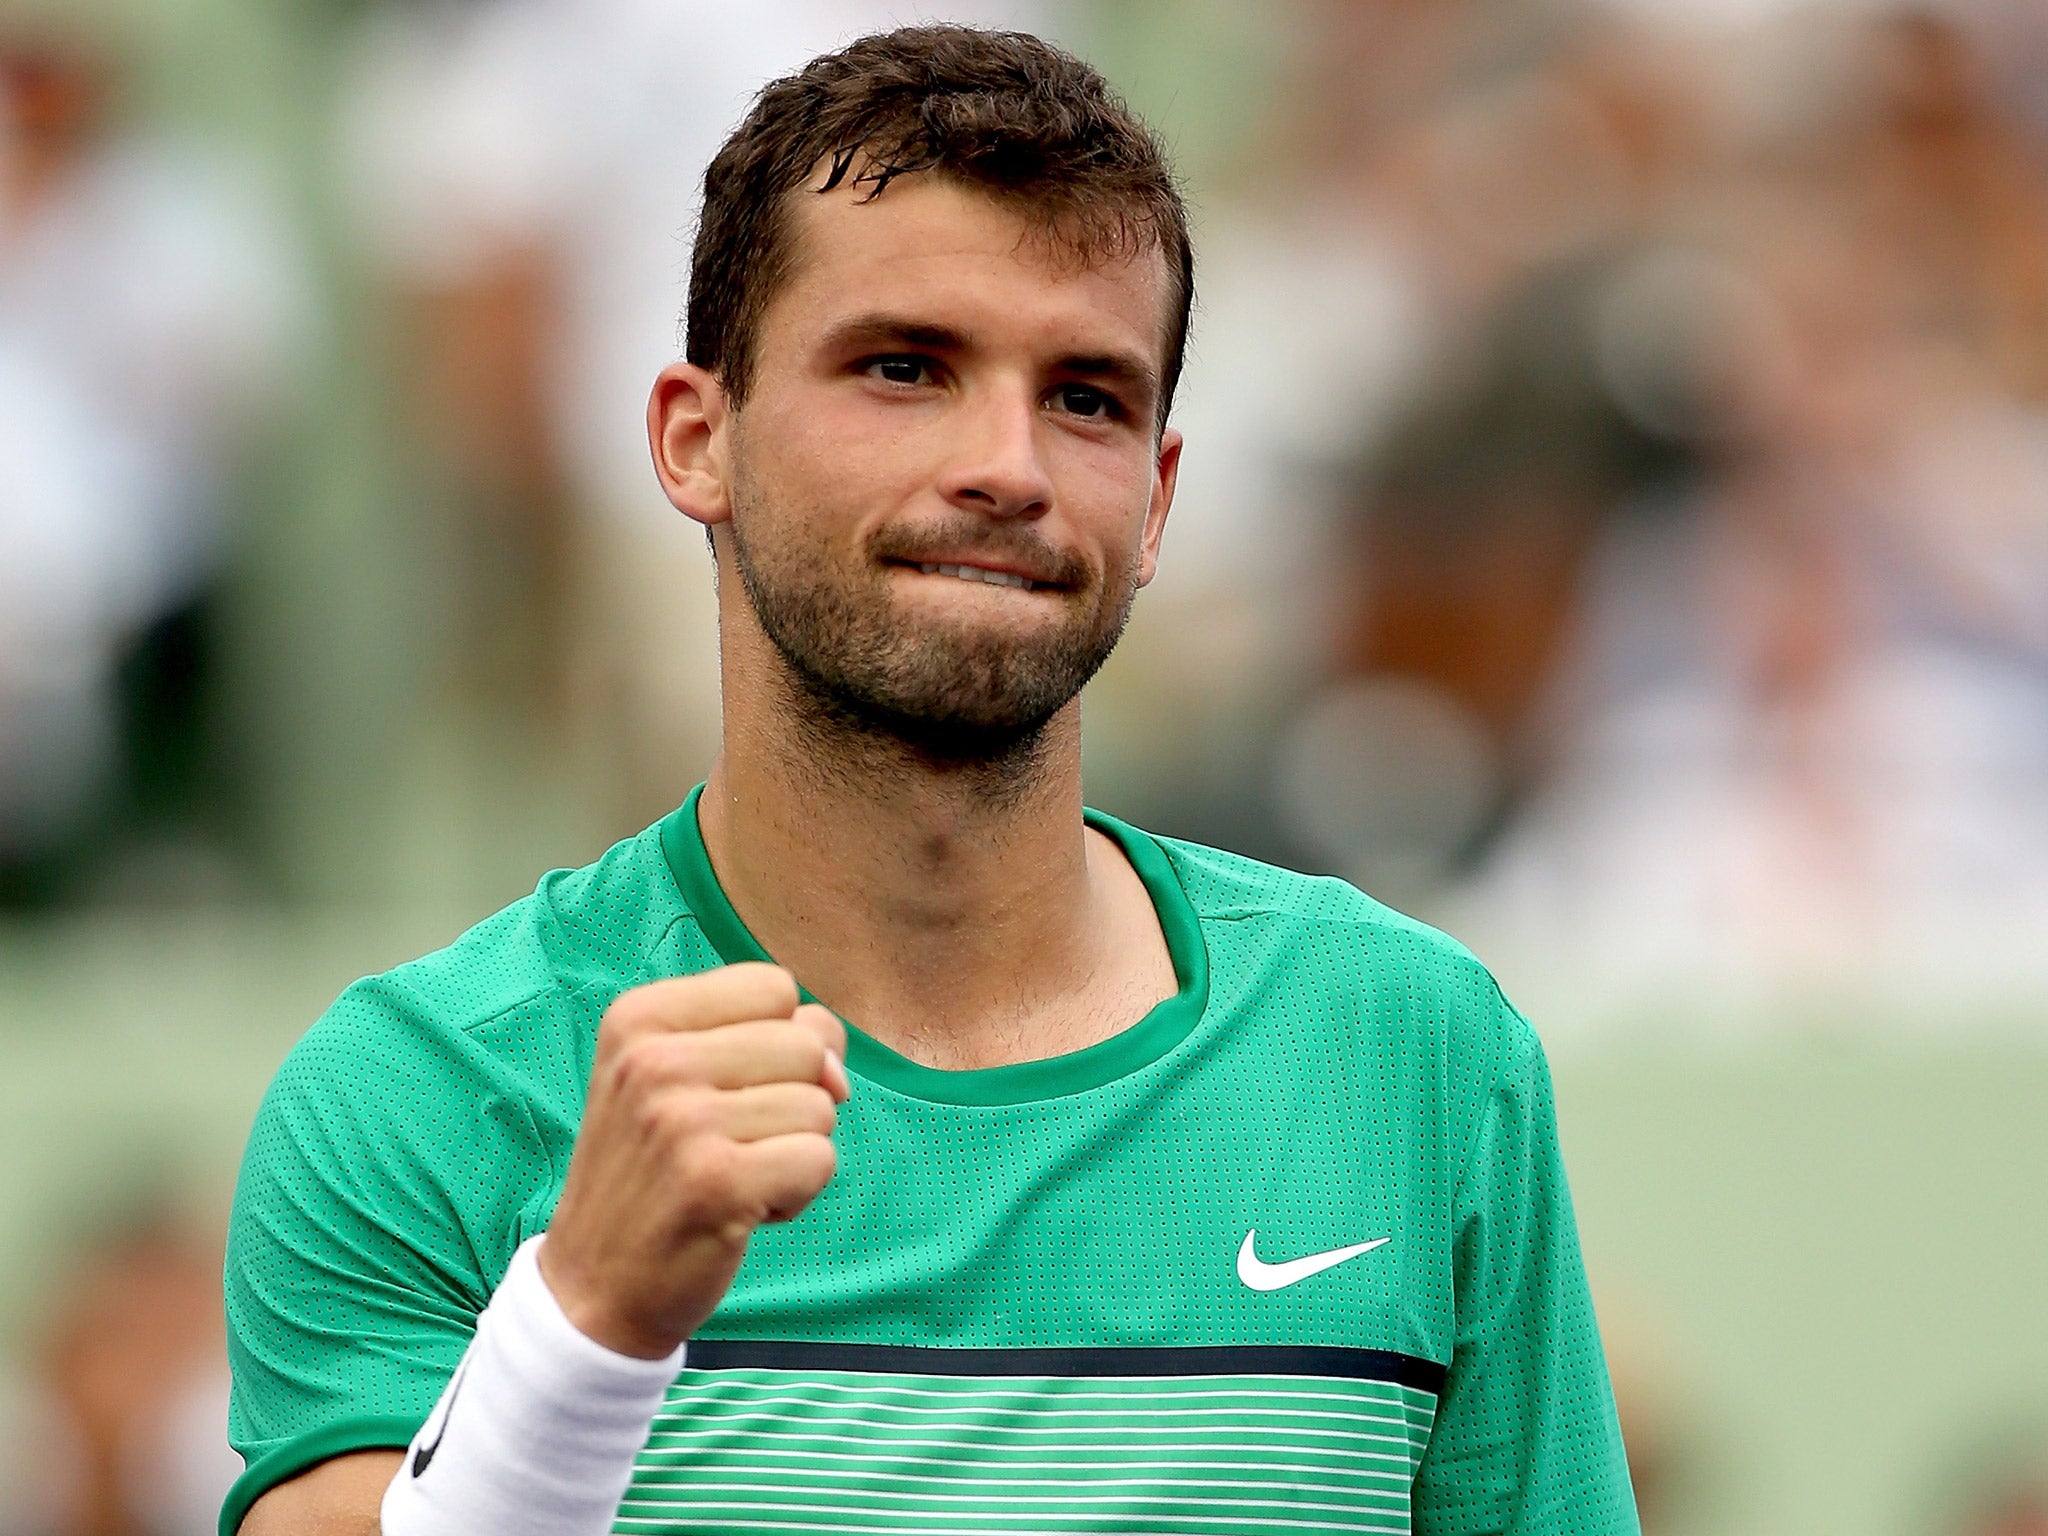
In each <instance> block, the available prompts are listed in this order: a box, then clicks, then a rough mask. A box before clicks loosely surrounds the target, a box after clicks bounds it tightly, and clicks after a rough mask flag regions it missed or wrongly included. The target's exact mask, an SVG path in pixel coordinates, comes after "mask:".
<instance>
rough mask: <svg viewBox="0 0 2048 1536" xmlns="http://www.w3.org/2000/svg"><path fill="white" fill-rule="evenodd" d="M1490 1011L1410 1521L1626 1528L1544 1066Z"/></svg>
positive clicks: (1419, 1526) (1627, 1531)
mask: <svg viewBox="0 0 2048 1536" xmlns="http://www.w3.org/2000/svg"><path fill="white" fill-rule="evenodd" d="M1501 1008H1502V1012H1503V1014H1504V1018H1503V1019H1502V1020H1501V1022H1502V1023H1503V1024H1504V1025H1505V1026H1506V1035H1505V1038H1504V1042H1503V1048H1502V1050H1501V1052H1500V1055H1501V1061H1500V1065H1499V1067H1498V1069H1497V1070H1496V1072H1495V1073H1494V1076H1493V1083H1492V1090H1491V1093H1490V1095H1489V1098H1488V1102H1487V1103H1486V1106H1485V1108H1484V1111H1483V1113H1482V1118H1481V1121H1480V1124H1479V1128H1478V1131H1477V1134H1476V1135H1475V1136H1474V1138H1473V1144H1472V1149H1471V1153H1470V1155H1469V1157H1468V1159H1467V1161H1466V1165H1465V1169H1464V1173H1463V1176H1462V1178H1461V1180H1460V1183H1459V1186H1458V1192H1457V1195H1456V1197H1455V1203H1454V1206H1453V1210H1452V1221H1453V1234H1452V1240H1453V1247H1452V1286H1453V1290H1454V1294H1455V1306H1456V1315H1457V1334H1456V1337H1455V1339H1454V1341H1453V1345H1452V1355H1451V1363H1450V1372H1449V1375H1448V1377H1447V1378H1446V1381H1445V1384H1444V1395H1443V1399H1442V1401H1441V1402H1440V1403H1439V1404H1438V1408H1437V1417H1436V1423H1435V1426H1434V1428H1433V1429H1432V1431H1431V1434H1430V1441H1429V1448H1428V1450H1427V1451H1426V1452H1425V1453H1424V1455H1423V1460H1422V1466H1421V1468H1420V1470H1419V1471H1418V1473H1417V1476H1416V1481H1415V1490H1414V1511H1415V1531H1416V1533H1417V1536H1507V1533H1512V1536H1638V1528H1637V1521H1636V1509H1635V1499H1634V1495H1633V1494H1632V1493H1631V1491H1630V1488H1629V1480H1628V1464H1627V1461H1626V1460H1625V1458H1624V1457H1623V1454H1622V1445H1621V1430H1620V1427H1619V1424H1618V1423H1617V1421H1616V1418H1615V1412H1614V1396H1613V1392H1612V1389H1611V1388H1610V1387H1609V1385H1608V1380H1607V1366H1606V1362H1605V1360H1604V1358H1603V1357H1602V1354H1601V1350H1600V1335H1599V1331H1598V1328H1597V1327H1596V1325H1595V1323H1594V1319H1593V1304H1592V1300H1591V1297H1590V1295H1589V1294H1588V1291H1587V1287H1586V1275H1585V1268H1584V1265H1583V1263H1582V1262H1581V1260H1580V1257H1579V1241H1578V1230H1577V1227H1576V1224H1575V1223H1574V1221H1573V1219H1572V1206H1571V1195H1570V1192H1569V1191H1568V1190H1567V1189H1566V1187H1565V1180H1564V1167H1563V1163H1562V1161H1561V1160H1560V1158H1559V1155H1558V1149H1557V1125H1556V1119H1555V1116H1554V1113H1553V1110H1552V1106H1551V1090H1550V1073H1549V1069H1548V1068H1547V1066H1546V1065H1545V1063H1544V1060H1543V1051H1542V1047H1541V1046H1540V1045H1539V1044H1538V1043H1537V1041H1536V1036H1535V1032H1534V1031H1533V1030H1531V1029H1530V1028H1529V1026H1528V1024H1527V1023H1526V1022H1525V1021H1523V1020H1522V1019H1521V1017H1520V1016H1519V1015H1517V1014H1514V1013H1513V1011H1512V1010H1511V1009H1508V1008H1507V1007H1506V1005H1505V1004H1502V1005H1501Z"/></svg>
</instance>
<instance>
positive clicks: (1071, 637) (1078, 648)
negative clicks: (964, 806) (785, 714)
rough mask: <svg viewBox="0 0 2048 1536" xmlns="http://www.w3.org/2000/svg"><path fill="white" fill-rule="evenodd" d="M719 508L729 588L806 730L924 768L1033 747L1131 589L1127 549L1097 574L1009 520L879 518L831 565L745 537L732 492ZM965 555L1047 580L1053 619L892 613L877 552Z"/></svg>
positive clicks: (1106, 648)
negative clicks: (774, 656)
mask: <svg viewBox="0 0 2048 1536" xmlns="http://www.w3.org/2000/svg"><path fill="white" fill-rule="evenodd" d="M735 489H736V490H738V489H739V488H738V487H735ZM733 513H734V515H733V519H732V522H731V525H730V526H731V529H732V548H733V559H734V564H735V565H736V566H737V567H738V570H739V576H740V583H741V586H742V587H743V589H744V590H745V592H746V596H747V601H748V603H749V605H750V606H751V607H752V608H753V610H754V614H755V616H756V617H757V618H758V619H759V620H760V623H761V628H762V630H763V631H764V632H765V633H766V634H767V636H768V639H769V640H770V642H771V643H772V644H773V645H774V646H775V648H776V650H777V651H778V652H780V654H781V656H782V659H783V661H784V663H785V664H786V667H787V674H788V677H789V680H790V682H791V684H792V686H793V688H794V691H795V693H796V695H797V703H798V705H799V707H800V709H801V710H802V711H803V713H804V714H805V716H806V717H807V720H808V722H809V723H810V725H811V726H812V728H813V729H819V730H822V731H823V732H824V733H826V734H827V735H829V736H830V737H832V738H834V739H835V740H837V741H838V742H841V743H844V742H845V741H846V740H847V738H849V737H854V738H866V739H869V740H876V739H884V740H889V741H893V742H895V743H898V744H900V745H901V746H903V747H906V748H908V749H910V750H911V751H912V752H913V753H915V754H916V755H917V756H918V757H919V758H921V759H923V760H925V761H927V762H931V763H935V764H940V765H954V766H960V767H972V766H977V765H988V766H996V765H1001V764H1008V763H1015V762H1018V761H1019V760H1022V759H1028V758H1030V757H1032V756H1034V755H1035V753H1036V749H1037V746H1038V743H1039V740H1040V738H1041V737H1042V736H1043V734H1044V731H1045V728H1046V725H1047V724H1048V722H1050V721H1051V719H1052V718H1053V716H1054V715H1056V714H1058V713H1059V711H1060V710H1061V709H1063V708H1065V707H1066V705H1067V704H1068V703H1069V702H1071V701H1072V700H1073V698H1074V696H1075V695H1076V694H1078V693H1079V692H1080V691H1081V689H1082V687H1083V685H1084V684H1086V683H1087V682H1088V680H1089V679H1090V678H1092V677H1093V676H1094V675H1095V674H1096V672H1097V671H1099V670H1100V669H1101V667H1102V664H1103V662H1105V661H1106V660H1108V659H1109V654H1110V652H1111V651H1112V650H1114V649H1115V648H1116V643H1117V641H1118V640H1119V639H1120V638H1121V637H1122V635H1123V631H1124V625H1125V623H1126V622H1127V621H1128V620H1129V618H1130V612H1131V604H1132V602H1133V601H1134V600H1135V599H1136V597H1137V591H1138V580H1137V562H1136V560H1135V558H1133V559H1130V560H1127V561H1124V562H1120V563H1119V564H1118V565H1116V566H1114V567H1113V568H1111V569H1108V570H1106V571H1104V572H1103V573H1101V575H1100V576H1099V577H1098V576H1097V575H1096V573H1095V572H1094V571H1092V570H1091V569H1090V568H1089V567H1088V565H1087V564H1086V562H1085V561H1083V560H1081V559H1080V558H1079V557H1077V556H1073V555H1066V554H1061V553H1060V552H1058V551H1055V550H1052V549H1051V548H1049V547H1048V546H1046V545H1045V544H1043V543H1042V542H1041V541H1039V540H1038V539H1037V538H1036V537H1035V536H1033V535H1031V534H1029V533H1027V532H1024V531H1023V530H1021V529H1018V528H1016V527H1011V526H996V525H990V524H980V525H978V526H976V527H974V528H972V529H965V530H960V531H959V532H957V533H949V532H948V530H946V529H943V528H941V529H925V530H894V529H889V528H884V529H882V530H881V531H880V532H878V533H877V534H876V536H875V537H874V538H873V540H871V541H870V544H869V547H868V548H867V549H866V550H865V551H864V554H865V557H866V558H864V559H862V560H861V561H860V562H859V563H858V564H857V566H856V567H854V568H852V569H839V568H835V566H834V564H833V563H832V562H831V561H830V560H829V559H826V558H822V557H820V556H818V555H817V554H815V553H814V552H813V551H810V550H806V549H800V548H795V547H793V546H791V545H788V544H784V543H780V542H772V541H756V540H755V539H753V538H750V537H749V534H748V531H747V530H748V529H749V528H750V527H752V526H753V525H754V519H753V518H751V517H749V516H748V515H747V508H746V506H745V505H744V501H743V499H742V498H741V497H740V496H737V495H736V496H735V498H734V508H733ZM969 551H972V552H978V553H980V554H983V555H985V556H987V557H989V558H991V559H1004V558H1007V559H1010V560H1013V561H1018V562H1021V563H1023V564H1025V565H1027V566H1029V567H1030V568H1031V569H1032V570H1033V571H1035V572H1038V573H1040V574H1042V575H1045V576H1047V577H1048V578H1050V580H1051V581H1052V582H1053V584H1054V585H1055V586H1056V587H1057V589H1058V596H1059V601H1060V604H1061V607H1062V609H1063V610H1064V611H1063V613H1062V615H1061V617H1060V619H1059V621H1058V622H1057V623H1056V624H1054V625H1051V626H1043V625H1041V626H1036V627H1035V628H1034V630H1033V632H1032V633H1030V634H1028V635H1021V636H1020V635H1017V634H1014V633H993V632H990V631H987V630H976V629H974V628H972V627H970V626H969V625H967V624H965V623H962V622H957V621H947V620H944V619H940V618H938V617H935V616H930V615H922V614H909V613H905V612H903V611H901V609H900V608H899V607H898V605H897V603H896V601H895V597H894V594H893V593H892V591H891V586H892V578H891V577H890V574H889V565H888V563H887V562H891V561H896V562H908V563H912V564H915V563H918V562H922V561H932V560H935V559H936V558H937V557H938V556H939V555H940V554H941V553H950V554H952V555H953V556H954V558H956V559H957V558H958V557H959V555H960V554H962V553H965V552H969ZM929 579H931V580H950V579H952V578H947V577H932V578H929Z"/></svg>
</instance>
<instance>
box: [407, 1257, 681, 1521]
mask: <svg viewBox="0 0 2048 1536" xmlns="http://www.w3.org/2000/svg"><path fill="white" fill-rule="evenodd" d="M544 1240H545V1239H544V1237H534V1238H529V1239H528V1240H527V1241H526V1242H524V1243H522V1244H520V1246H519V1251H518V1252H517V1253H515V1254H513V1256H512V1264H511V1267H510V1268H509V1269H508V1270H506V1272H505V1280H504V1283H503V1284H502V1285H500V1286H499V1287H498V1289H497V1291H496V1293H495V1294H494V1295H493V1296H492V1297H491V1302H490V1305H489V1306H487V1307H485V1308H484V1310H483V1315H482V1316H481V1317H479V1318H478V1319H477V1323H476V1337H475V1338H473V1339H471V1340H470V1344H469V1350H468V1352H467V1353H466V1354H464V1355H463V1357H462V1363H461V1364H460V1365H458V1366H457V1367H456V1368H455V1374H454V1376H452V1377H451V1378H450V1379H449V1382H448V1390H447V1391H445V1392H443V1393H442V1394H441V1401H440V1402H438V1403H437V1404H435V1405H434V1411H433V1412H432V1413H430V1414H429V1415H427V1422H426V1423H425V1424H424V1425H422V1426H421V1427H420V1432H419V1434H418V1435H416V1436H414V1438H413V1442H412V1444H411V1445H410V1446H408V1447H407V1448H406V1452H405V1461H404V1463H403V1464H402V1465H401V1466H400V1467H399V1469H398V1475H397V1476H396V1477H394V1478H393V1479H392V1480H391V1486H390V1487H389V1488H387V1489H386V1490H385V1491H384V1506H383V1533H384V1536H603V1533H607V1532H609V1531H610V1530H611V1528H612V1522H613V1521H614V1520H615V1519H616V1518H617V1517H618V1512H619V1501H620V1500H621V1499H622V1498H624V1497H625V1493H626V1486H627V1484H628V1483H629V1482H631V1480H632V1476H633V1460H634V1458H635V1457H636V1456H637V1455H639V1453H640V1449H641V1447H642V1446H644V1445H645V1444H646V1443H647V1432H648V1426H649V1425H650V1424H652V1423H653V1421H654V1415H655V1411H656V1410H657V1409H659V1408H660V1407H661V1403H662V1399H663V1398H664V1397H665V1396H666V1395H667V1392H668V1389H669V1386H670V1385H671V1384H672V1383H673V1382H674V1381H675V1379H676V1373H677V1372H679V1371H680V1370H681V1369H682V1368H683V1355H684V1347H679V1348H678V1349H677V1350H676V1352H675V1353H674V1354H672V1355H670V1356H669V1357H668V1358H667V1359H665V1360H640V1359H636V1358H634V1357H633V1356H631V1355H621V1354H618V1353H616V1352H615V1351H613V1350H609V1349H606V1348H605V1347H604V1346H603V1345H602V1344H599V1343H598V1342H597V1341H596V1340H594V1339H592V1338H590V1337H588V1336H587V1335H585V1334H584V1333H582V1332H580V1331H579V1330H578V1329H577V1327H576V1325H575V1324H574V1323H572V1322H570V1321H569V1318H568V1315H567V1314H566V1313H564V1312H563V1311H562V1308H561V1304H560V1303H559V1302H557V1301H556V1300H555V1294H554V1292H553V1291H551V1290H549V1289H548V1283H547V1281H546V1280H545V1279H544V1278H542V1276H541V1272H540V1262H539V1259H538V1258H537V1257H536V1254H537V1250H538V1249H539V1247H540V1244H541V1243H542V1242H543V1241H544Z"/></svg>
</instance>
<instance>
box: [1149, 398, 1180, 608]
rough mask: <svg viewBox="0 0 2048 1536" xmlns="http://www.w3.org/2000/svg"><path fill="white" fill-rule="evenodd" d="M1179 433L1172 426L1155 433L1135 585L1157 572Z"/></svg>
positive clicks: (1176, 473) (1175, 476)
mask: <svg viewBox="0 0 2048 1536" xmlns="http://www.w3.org/2000/svg"><path fill="white" fill-rule="evenodd" d="M1180 445H1181V435H1180V433H1179V432H1177V431H1176V430H1174V429H1173V428H1172V427H1168V428H1167V429H1166V430H1165V431H1164V432H1162V433H1160V434H1159V457H1158V461H1157V463H1156V464H1155V465H1154V468H1153V474H1152V501H1151V504H1150V505H1149V506H1147V507H1146V508H1145V533H1144V537H1143V540H1142V541H1141V543H1140V545H1139V553H1138V585H1139V586H1141V587H1142V586H1145V585H1146V584H1147V583H1149V582H1150V581H1151V580H1152V578H1153V577H1154V576H1155V575H1157V574H1158V572H1159V541H1160V540H1161V539H1162V538H1164V537H1165V536H1166V514H1167V513H1168V512H1170V511H1171V510H1172V509H1173V487H1174V485H1175V483H1176V482H1177V481H1178V480H1179V478H1180Z"/></svg>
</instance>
